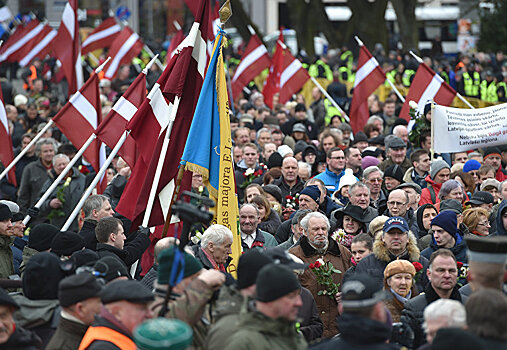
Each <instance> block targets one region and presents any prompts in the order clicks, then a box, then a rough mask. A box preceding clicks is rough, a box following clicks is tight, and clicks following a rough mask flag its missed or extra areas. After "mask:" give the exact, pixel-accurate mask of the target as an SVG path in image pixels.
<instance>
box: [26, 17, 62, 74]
mask: <svg viewBox="0 0 507 350" xmlns="http://www.w3.org/2000/svg"><path fill="white" fill-rule="evenodd" d="M56 34H57V31H56V30H54V29H53V28H51V27H50V26H49V24H46V25H44V28H43V29H42V31H41V32H40V33H39V35H37V36H36V37H35V38H34V39H33V40H32V41H31V43H30V44H31V45H26V46H25V47H24V49H23V50H20V51H22V52H20V55H19V65H20V66H21V67H26V66H28V65H29V64H30V62H32V61H33V59H34V58H40V59H43V58H44V56H46V54H47V53H48V52H49V50H50V49H51V42H52V41H53V39H54V38H55V37H56Z"/></svg>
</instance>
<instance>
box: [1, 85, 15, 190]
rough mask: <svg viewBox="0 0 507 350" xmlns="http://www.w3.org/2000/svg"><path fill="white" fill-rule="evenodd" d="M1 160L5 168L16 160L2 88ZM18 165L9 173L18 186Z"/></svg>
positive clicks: (13, 182) (11, 179)
mask: <svg viewBox="0 0 507 350" xmlns="http://www.w3.org/2000/svg"><path fill="white" fill-rule="evenodd" d="M0 99H1V101H0V102H1V105H0V162H1V163H2V165H3V168H6V167H7V165H9V164H10V163H11V162H12V161H13V160H14V152H13V150H12V139H11V134H10V132H9V122H8V121H7V113H6V112H5V107H4V97H3V95H2V89H1V88H0ZM15 170H16V167H13V168H12V169H11V170H10V171H9V173H8V174H7V176H8V180H9V182H10V183H11V184H12V185H14V186H17V183H16V173H15V172H14V171H15Z"/></svg>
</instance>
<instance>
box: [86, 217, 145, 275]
mask: <svg viewBox="0 0 507 350" xmlns="http://www.w3.org/2000/svg"><path fill="white" fill-rule="evenodd" d="M95 234H96V236H97V241H98V242H99V243H98V244H97V254H98V255H99V257H100V258H103V257H105V256H114V257H116V258H118V259H119V260H121V261H122V262H123V263H124V264H125V266H126V267H127V268H130V265H132V264H133V263H135V262H136V261H137V260H139V259H141V256H142V255H143V253H144V252H145V251H146V249H148V247H149V245H150V239H149V235H150V230H149V229H148V228H146V227H140V228H139V230H138V231H137V232H134V233H132V235H135V236H134V237H133V238H132V239H131V240H130V241H129V242H127V243H126V244H125V240H126V238H127V237H126V236H125V233H124V231H123V224H122V222H121V220H120V219H117V218H112V217H110V218H103V219H101V220H100V221H99V223H98V224H97V227H96V228H95Z"/></svg>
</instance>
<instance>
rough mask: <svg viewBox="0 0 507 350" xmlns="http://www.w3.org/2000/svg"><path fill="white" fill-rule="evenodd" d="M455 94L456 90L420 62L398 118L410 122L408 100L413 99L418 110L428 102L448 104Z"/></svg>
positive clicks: (422, 108)
mask: <svg viewBox="0 0 507 350" xmlns="http://www.w3.org/2000/svg"><path fill="white" fill-rule="evenodd" d="M455 96H456V91H455V90H454V89H453V88H452V87H450V86H449V84H447V83H446V82H445V81H444V80H443V79H442V78H441V77H440V75H438V74H437V73H435V72H434V71H433V70H432V69H431V68H430V67H428V66H427V65H426V63H424V62H423V63H421V64H420V65H419V68H417V72H416V74H415V77H414V80H413V81H412V84H411V85H410V90H409V91H408V94H407V97H406V98H405V103H404V104H403V107H402V108H401V112H400V118H403V119H405V120H407V121H409V122H410V115H409V114H408V112H409V111H410V106H409V105H408V104H409V102H410V101H415V102H416V103H417V105H418V108H417V109H418V110H419V111H423V110H424V106H425V105H426V104H427V103H428V102H430V101H435V103H437V104H439V105H441V106H450V105H451V103H452V100H454V97H455Z"/></svg>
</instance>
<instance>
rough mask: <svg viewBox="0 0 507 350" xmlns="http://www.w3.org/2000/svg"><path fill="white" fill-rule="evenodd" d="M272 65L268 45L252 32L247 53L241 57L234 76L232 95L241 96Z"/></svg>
mask: <svg viewBox="0 0 507 350" xmlns="http://www.w3.org/2000/svg"><path fill="white" fill-rule="evenodd" d="M270 65H271V59H270V58H269V55H268V50H267V49H266V46H264V44H263V43H262V41H261V40H260V39H259V37H258V36H257V34H252V36H251V37H250V41H249V42H248V45H247V47H246V49H245V53H243V56H242V57H241V62H240V63H239V65H238V67H237V68H236V72H235V73H234V76H233V77H232V82H231V83H232V95H233V96H234V97H237V96H239V95H240V94H241V91H242V90H243V88H244V87H245V86H247V85H248V83H249V82H250V81H252V80H253V79H254V78H255V77H256V76H258V75H259V74H261V72H262V71H263V70H264V69H266V68H269V66H270Z"/></svg>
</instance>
